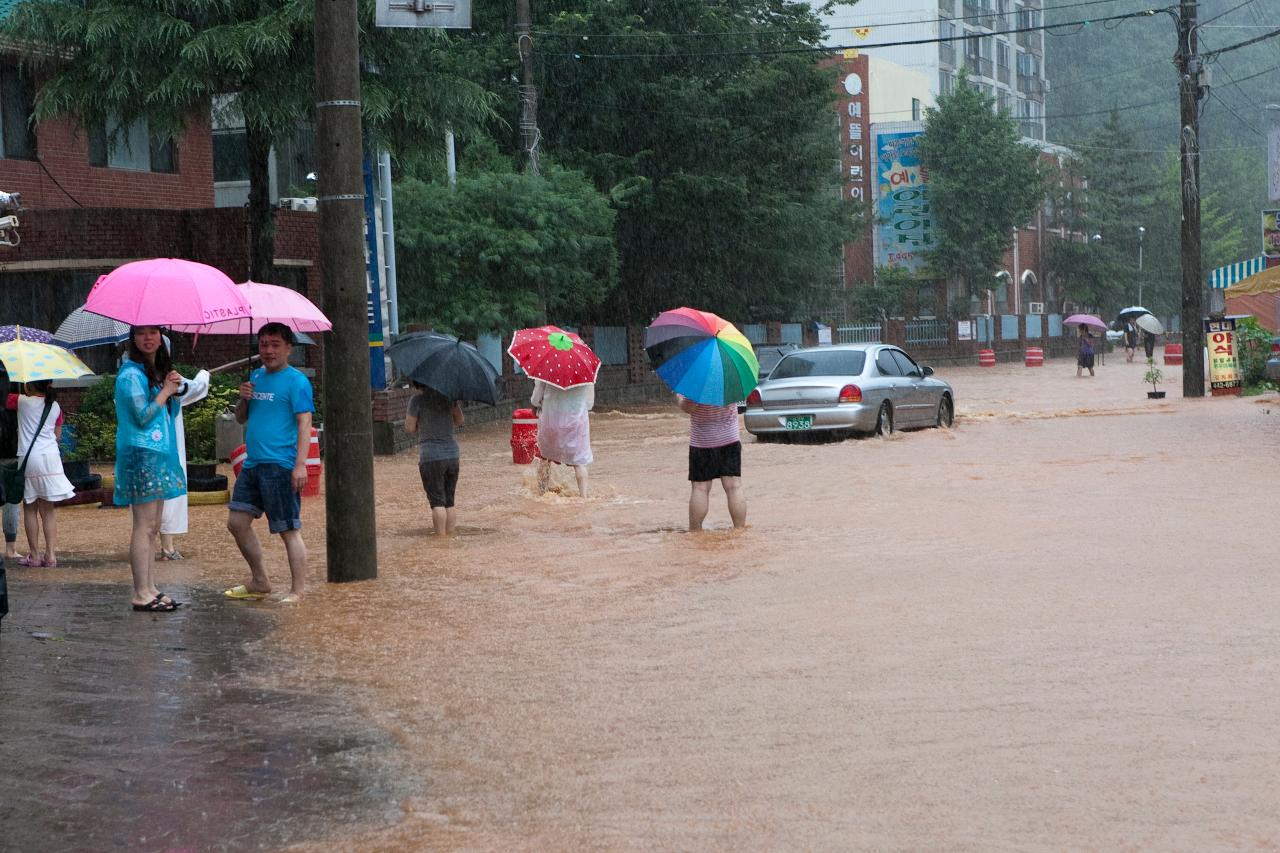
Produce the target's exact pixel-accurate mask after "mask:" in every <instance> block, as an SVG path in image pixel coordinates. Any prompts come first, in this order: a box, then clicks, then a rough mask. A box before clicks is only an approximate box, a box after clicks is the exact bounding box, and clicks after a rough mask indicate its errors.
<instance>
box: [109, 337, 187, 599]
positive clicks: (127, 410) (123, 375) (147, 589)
mask: <svg viewBox="0 0 1280 853" xmlns="http://www.w3.org/2000/svg"><path fill="white" fill-rule="evenodd" d="M127 347H128V354H129V358H128V360H127V361H125V362H124V363H122V364H121V365H120V372H119V373H118V374H117V375H116V393H115V404H116V468H115V477H116V482H115V490H114V497H113V500H114V501H115V504H116V505H117V506H128V507H130V509H131V510H132V515H133V530H132V533H131V534H130V537H129V568H130V570H131V571H132V573H133V609H134V610H137V611H143V612H147V613H169V612H171V611H173V610H175V609H177V608H178V606H179V602H176V601H174V600H173V599H172V598H169V597H168V596H166V595H163V594H162V593H161V592H160V589H159V588H158V587H157V586H156V579H155V548H156V538H157V537H158V536H159V535H160V521H161V517H162V515H163V513H164V502H165V501H166V500H169V499H171V498H176V497H178V496H179V495H184V494H186V491H187V478H186V472H185V471H183V469H182V465H181V464H180V463H179V461H178V446H177V441H176V434H175V425H174V421H175V419H176V418H177V417H178V413H179V412H180V411H181V404H180V403H179V389H180V388H181V386H182V376H181V375H180V374H179V373H178V371H176V370H174V369H173V364H172V362H171V361H170V360H169V351H168V350H167V349H166V348H165V346H164V338H163V336H162V334H161V331H160V327H159V326H136V327H134V328H133V330H132V331H131V333H130V335H129V340H128V344H127Z"/></svg>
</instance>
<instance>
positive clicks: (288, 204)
mask: <svg viewBox="0 0 1280 853" xmlns="http://www.w3.org/2000/svg"><path fill="white" fill-rule="evenodd" d="M279 206H280V209H281V210H305V211H308V212H310V213H315V212H316V209H317V206H318V203H317V202H316V200H315V198H313V197H311V196H306V197H304V198H289V197H285V198H282V199H280V202H279Z"/></svg>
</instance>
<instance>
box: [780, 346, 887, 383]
mask: <svg viewBox="0 0 1280 853" xmlns="http://www.w3.org/2000/svg"><path fill="white" fill-rule="evenodd" d="M866 361H867V354H866V353H865V352H863V351H862V350H838V349H828V350H811V351H809V352H797V353H792V354H791V355H789V356H787V357H786V358H784V359H782V361H780V362H778V366H777V367H775V368H774V369H773V372H772V373H770V374H769V378H770V379H793V378H795V377H798V376H861V375H862V368H863V366H864V365H865V364H866Z"/></svg>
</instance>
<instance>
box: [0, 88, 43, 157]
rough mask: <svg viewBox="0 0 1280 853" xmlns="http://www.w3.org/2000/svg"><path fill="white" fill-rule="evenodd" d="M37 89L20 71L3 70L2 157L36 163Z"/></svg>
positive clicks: (0, 104) (0, 95) (0, 97)
mask: <svg viewBox="0 0 1280 853" xmlns="http://www.w3.org/2000/svg"><path fill="white" fill-rule="evenodd" d="M34 103H35V89H34V87H33V86H32V85H31V81H30V80H28V79H27V77H26V75H24V74H22V73H21V72H19V71H18V69H17V68H14V67H8V68H0V156H4V157H10V158H14V159H20V160H34V159H35V156H36V138H35V134H34V133H32V131H31V111H32V110H33V109H34Z"/></svg>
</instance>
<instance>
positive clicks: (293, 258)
mask: <svg viewBox="0 0 1280 853" xmlns="http://www.w3.org/2000/svg"><path fill="white" fill-rule="evenodd" d="M0 11H2V10H0ZM35 88H36V87H35V85H34V84H33V83H32V82H31V81H30V80H28V79H26V77H25V75H24V74H23V73H22V72H20V70H19V68H18V65H17V62H16V60H15V59H14V58H12V57H0V190H3V191H6V192H17V193H21V195H22V205H23V207H24V210H23V211H22V212H20V213H19V219H20V223H21V224H20V226H19V228H18V232H19V235H20V236H21V242H20V244H19V245H17V246H13V247H0V322H2V323H22V324H24V325H29V326H34V327H36V328H42V329H50V330H52V329H55V328H56V327H57V326H58V324H59V323H61V321H62V320H63V319H64V318H65V317H66V316H67V315H68V314H69V313H71V311H72V310H74V309H75V308H77V307H79V306H80V305H83V304H84V300H85V297H86V296H87V295H88V293H89V289H90V288H91V287H92V286H93V283H94V282H95V281H96V280H97V278H98V276H100V275H102V274H103V273H106V272H109V271H110V270H112V269H114V268H115V267H117V266H119V265H120V264H123V263H127V262H129V261H133V260H139V259H143V258H151V257H180V258H187V259H189V260H195V261H201V262H203V263H207V264H210V265H212V266H215V267H217V268H219V269H221V270H222V271H223V272H225V273H226V274H227V275H228V276H230V277H231V279H232V280H234V281H244V280H245V279H246V278H247V277H248V240H247V236H248V232H247V223H246V216H245V210H244V208H242V207H227V208H215V206H214V204H215V194H214V151H213V136H212V129H211V127H210V120H209V114H208V111H203V112H201V113H199V114H196V115H193V116H192V117H191V119H190V120H189V122H188V123H187V126H186V129H185V131H184V132H183V133H182V134H180V135H179V136H177V137H175V138H171V139H156V138H154V137H153V136H152V135H151V134H150V133H149V131H148V129H147V127H146V124H145V122H143V121H140V122H135V123H133V124H132V125H130V126H127V127H113V128H106V127H98V128H93V127H90V128H84V127H77V126H76V124H75V123H74V122H72V121H69V120H67V121H63V120H59V121H48V122H42V123H40V124H39V125H35V126H32V125H31V122H30V117H31V114H32V107H33V102H34V96H35ZM275 216H276V238H275V245H276V258H275V271H274V275H273V283H276V284H281V285H285V286H288V287H292V288H294V289H297V290H299V291H302V292H304V293H306V294H307V296H308V297H309V298H311V299H312V300H313V301H316V302H317V303H318V302H319V300H320V290H321V288H320V281H319V269H318V266H317V258H318V257H319V242H318V236H317V226H318V217H317V216H316V214H314V213H308V212H301V211H286V210H280V211H277V212H276V214H275ZM193 343H194V341H192V340H190V339H183V338H182V337H178V339H177V340H176V341H175V356H176V357H178V358H179V359H185V360H192V353H191V346H192V344H193ZM197 346H198V348H199V351H200V352H199V359H198V360H199V361H200V362H201V363H203V364H213V363H217V361H218V359H220V358H222V356H223V355H224V354H226V355H231V354H235V355H243V354H244V352H245V349H246V343H245V342H244V341H243V340H240V341H230V340H226V339H222V338H217V337H213V336H205V337H204V338H203V339H202V340H201V341H199V342H198V344H197ZM83 356H84V358H85V360H86V361H87V362H88V363H89V364H90V366H91V367H94V368H95V369H97V370H106V369H111V368H112V367H113V366H114V355H113V354H112V353H111V352H109V351H107V350H106V348H94V349H92V350H87V351H83ZM302 359H303V364H304V366H310V367H316V368H318V367H319V361H320V359H319V353H318V352H306V353H304V354H303V356H302ZM226 360H230V359H229V358H228V359H226Z"/></svg>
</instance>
